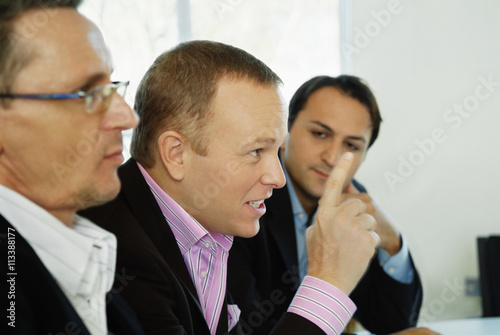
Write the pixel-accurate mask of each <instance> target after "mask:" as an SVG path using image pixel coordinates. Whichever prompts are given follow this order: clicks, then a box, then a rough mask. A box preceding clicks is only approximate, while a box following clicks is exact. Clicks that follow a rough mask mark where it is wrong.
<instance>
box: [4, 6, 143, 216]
mask: <svg viewBox="0 0 500 335" xmlns="http://www.w3.org/2000/svg"><path fill="white" fill-rule="evenodd" d="M42 12H43V14H42ZM37 15H38V17H40V15H44V17H47V18H48V19H47V21H46V24H45V25H38V26H37V27H39V28H37V29H36V31H35V32H34V33H33V34H31V35H30V36H29V37H28V38H24V37H22V38H21V41H20V42H19V43H21V48H22V49H21V50H24V51H26V50H27V51H30V52H32V53H33V54H34V57H33V58H32V60H31V61H30V62H29V63H28V65H27V66H25V67H24V68H23V69H22V70H21V71H20V73H19V74H18V76H17V77H16V79H15V81H14V83H13V86H12V93H20V94H22V93H24V94H28V93H30V94H37V93H72V92H76V91H79V90H85V91H86V90H89V89H91V88H92V87H95V86H99V85H104V84H107V83H109V82H110V75H111V72H112V67H111V59H110V55H109V53H108V49H107V47H106V46H105V44H104V41H103V39H102V36H101V33H100V32H99V30H98V29H97V28H96V27H95V25H93V24H92V23H91V22H89V21H88V20H87V19H85V18H84V17H83V16H82V15H80V14H79V13H78V12H77V11H76V10H73V9H44V10H33V11H29V12H27V13H25V14H23V15H22V16H21V17H20V18H18V19H17V20H16V22H15V24H14V33H15V34H17V35H18V36H22V34H23V32H25V31H26V27H25V25H26V24H27V23H29V22H34V20H36V17H35V16H37ZM33 27H34V26H33ZM24 51H23V52H24ZM136 124H137V120H136V117H135V116H134V114H133V112H132V111H131V109H130V107H129V106H128V105H127V104H126V103H125V101H124V100H123V98H121V97H120V96H119V95H118V94H116V93H114V94H113V96H112V97H111V102H110V105H109V108H108V109H107V110H105V111H102V112H100V113H95V114H88V113H87V112H86V108H85V99H76V100H24V99H14V100H12V101H11V103H10V106H9V108H2V107H0V178H1V179H0V183H2V184H3V185H5V186H7V187H10V188H12V189H14V190H16V191H17V192H19V193H21V194H23V195H24V196H26V197H27V198H29V199H31V200H32V201H34V202H35V203H37V204H38V205H40V206H42V207H44V208H45V209H47V210H48V211H49V212H51V213H52V214H54V215H55V216H56V217H58V218H59V219H62V220H63V221H66V222H65V223H67V220H68V219H70V218H71V217H72V213H74V212H75V211H76V210H79V209H82V208H85V207H89V206H91V205H95V204H98V203H102V202H104V201H108V200H110V199H112V198H113V197H115V196H116V195H117V193H118V191H119V188H120V182H119V180H118V178H117V174H116V169H117V167H118V166H119V165H120V164H121V163H122V162H123V156H122V154H121V152H122V141H121V131H122V130H125V129H129V128H131V127H133V126H135V125H136Z"/></svg>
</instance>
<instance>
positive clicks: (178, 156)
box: [158, 131, 189, 181]
mask: <svg viewBox="0 0 500 335" xmlns="http://www.w3.org/2000/svg"><path fill="white" fill-rule="evenodd" d="M188 147H189V145H188V143H187V141H186V139H185V138H184V137H183V136H182V135H181V134H179V133H178V132H176V131H166V132H164V133H162V134H161V135H160V137H159V138H158V151H159V155H160V159H161V162H162V164H163V166H164V167H165V169H166V170H167V172H168V173H169V175H170V177H171V178H172V179H174V180H177V181H181V180H183V179H184V173H185V164H184V163H185V155H186V150H187V149H188Z"/></svg>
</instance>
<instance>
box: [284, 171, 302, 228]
mask: <svg viewBox="0 0 500 335" xmlns="http://www.w3.org/2000/svg"><path fill="white" fill-rule="evenodd" d="M283 171H285V178H286V187H287V189H288V194H289V195H290V201H291V202H292V211H293V215H294V216H303V217H305V219H306V221H307V213H306V211H305V210H304V207H302V204H301V203H300V201H299V198H298V197H297V193H295V189H294V187H293V184H292V181H291V180H290V176H289V175H288V172H286V169H283Z"/></svg>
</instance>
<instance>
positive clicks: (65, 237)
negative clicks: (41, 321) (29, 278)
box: [0, 185, 116, 334]
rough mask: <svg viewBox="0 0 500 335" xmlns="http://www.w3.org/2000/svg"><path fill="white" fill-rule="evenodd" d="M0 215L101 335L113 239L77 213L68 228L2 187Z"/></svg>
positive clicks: (113, 254)
mask: <svg viewBox="0 0 500 335" xmlns="http://www.w3.org/2000/svg"><path fill="white" fill-rule="evenodd" d="M0 214H1V215H3V216H4V218H5V219H6V220H7V221H9V222H10V224H11V225H12V226H13V227H14V228H15V229H16V231H17V233H18V234H19V235H22V236H23V238H24V239H25V240H26V241H27V242H28V243H29V244H30V245H31V247H32V248H33V249H34V250H35V252H36V254H37V255H38V257H39V258H40V260H41V261H42V263H43V264H44V265H45V267H46V268H47V270H48V271H49V272H50V273H51V274H52V275H53V276H54V278H55V279H56V281H57V283H58V284H59V286H60V288H61V289H62V291H63V292H64V294H65V295H66V297H67V298H68V299H69V301H70V302H71V304H72V305H73V306H74V307H75V310H76V311H77V313H78V315H79V316H80V317H81V318H82V320H83V322H84V323H85V325H86V326H87V328H88V329H89V331H90V333H91V334H107V333H108V330H107V322H106V292H108V291H109V290H110V289H111V287H112V284H113V279H114V272H115V265H116V237H115V236H114V235H113V234H111V233H110V232H108V231H106V230H104V229H102V228H100V227H98V226H97V225H95V224H93V223H92V222H90V221H89V220H87V219H85V218H82V217H80V216H78V215H75V217H74V220H73V226H72V227H68V226H66V225H65V224H63V223H62V222H61V221H59V220H58V219H56V218H55V217H54V216H53V215H52V214H50V213H49V212H47V211H46V210H44V209H43V208H41V207H40V206H38V205H37V204H35V203H33V202H32V201H30V200H29V199H27V198H25V197H24V196H22V195H20V194H19V193H17V192H15V191H13V190H11V189H9V188H6V187H4V186H2V185H0ZM18 275H21V274H18ZM61 331H63V329H61Z"/></svg>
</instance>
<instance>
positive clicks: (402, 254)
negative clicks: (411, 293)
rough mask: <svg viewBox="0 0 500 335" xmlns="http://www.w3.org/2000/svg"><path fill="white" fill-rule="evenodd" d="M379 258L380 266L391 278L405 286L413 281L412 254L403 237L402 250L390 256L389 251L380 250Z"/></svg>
mask: <svg viewBox="0 0 500 335" xmlns="http://www.w3.org/2000/svg"><path fill="white" fill-rule="evenodd" d="M377 257H378V261H379V263H380V266H381V267H382V268H383V269H384V271H385V273H387V274H388V275H389V276H390V277H391V278H393V279H394V280H396V281H398V282H400V283H403V284H409V283H411V282H412V281H413V276H414V269H413V265H412V263H411V261H410V252H409V251H408V246H407V244H406V240H405V239H404V237H403V236H402V235H401V249H400V250H399V251H398V252H397V253H396V254H394V255H393V256H390V255H389V253H388V252H387V251H385V250H384V249H382V248H378V250H377Z"/></svg>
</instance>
